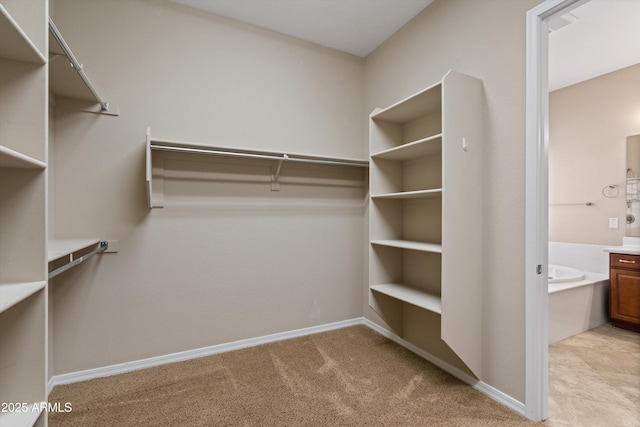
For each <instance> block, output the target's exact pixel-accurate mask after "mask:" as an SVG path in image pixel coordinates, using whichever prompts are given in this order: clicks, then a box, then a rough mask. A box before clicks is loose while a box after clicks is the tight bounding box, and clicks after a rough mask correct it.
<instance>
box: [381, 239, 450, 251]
mask: <svg viewBox="0 0 640 427" xmlns="http://www.w3.org/2000/svg"><path fill="white" fill-rule="evenodd" d="M371 244H372V245H380V246H390V247H393V248H400V249H410V250H413V251H421V252H435V253H442V245H439V244H435V243H423V242H414V241H411V240H372V241H371Z"/></svg>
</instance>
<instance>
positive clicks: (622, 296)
mask: <svg viewBox="0 0 640 427" xmlns="http://www.w3.org/2000/svg"><path fill="white" fill-rule="evenodd" d="M609 279H610V282H611V293H610V296H609V306H610V310H611V313H610V316H611V323H612V324H613V326H616V327H618V328H623V329H629V330H631V331H636V332H640V255H627V254H616V253H612V254H610V258H609Z"/></svg>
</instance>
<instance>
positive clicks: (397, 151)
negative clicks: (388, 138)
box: [371, 134, 442, 160]
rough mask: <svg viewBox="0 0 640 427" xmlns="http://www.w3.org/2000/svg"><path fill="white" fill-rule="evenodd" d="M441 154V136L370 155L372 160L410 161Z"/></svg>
mask: <svg viewBox="0 0 640 427" xmlns="http://www.w3.org/2000/svg"><path fill="white" fill-rule="evenodd" d="M441 153H442V134H438V135H434V136H430V137H428V138H423V139H419V140H417V141H413V142H410V143H407V144H403V145H400V146H398V147H393V148H389V149H387V150H383V151H379V152H377V153H374V154H372V155H371V157H372V158H374V159H385V160H411V159H415V158H417V157H424V156H433V155H437V154H441Z"/></svg>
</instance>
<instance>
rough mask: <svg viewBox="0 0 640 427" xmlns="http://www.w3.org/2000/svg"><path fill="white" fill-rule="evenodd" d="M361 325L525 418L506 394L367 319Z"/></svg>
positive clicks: (516, 403)
mask: <svg viewBox="0 0 640 427" xmlns="http://www.w3.org/2000/svg"><path fill="white" fill-rule="evenodd" d="M362 323H363V324H364V325H366V326H368V327H369V328H371V329H373V330H374V331H376V332H378V333H379V334H380V335H383V336H385V337H387V338H389V339H390V340H391V341H393V342H395V343H397V344H399V345H401V346H402V347H404V348H406V349H407V350H409V351H411V352H413V353H415V354H417V355H418V356H420V357H422V358H423V359H425V360H427V361H428V362H430V363H433V364H434V365H436V366H437V367H438V368H440V369H442V370H443V371H445V372H447V373H449V374H451V375H453V376H454V377H456V378H458V379H459V380H460V381H463V382H465V383H467V384H469V385H470V386H472V387H473V388H474V389H476V390H478V391H479V392H480V393H482V394H484V395H486V396H488V397H489V398H491V399H493V400H495V401H496V402H498V403H501V404H503V405H504V406H506V407H507V408H509V409H511V410H513V411H515V412H517V413H519V414H520V415H523V416H525V405H524V404H523V403H522V402H520V401H518V400H517V399H514V398H513V397H511V396H509V395H508V394H506V393H503V392H501V391H500V390H498V389H497V388H494V387H492V386H490V385H489V384H487V383H485V382H482V381H480V380H478V379H476V378H474V377H472V376H471V375H469V374H467V373H466V372H463V371H461V370H460V369H458V368H456V367H455V366H453V365H451V364H449V363H447V362H445V361H444V360H442V359H439V358H437V357H435V356H434V355H432V354H431V353H428V352H426V351H425V350H423V349H421V348H420V347H417V346H415V345H413V344H411V343H410V342H409V341H406V340H404V339H402V338H400V337H399V336H398V335H396V334H394V333H393V332H391V331H389V330H387V329H385V328H383V327H382V326H380V325H378V324H376V323H373V322H372V321H370V320H369V319H365V318H363V319H362Z"/></svg>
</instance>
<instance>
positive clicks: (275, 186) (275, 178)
mask: <svg viewBox="0 0 640 427" xmlns="http://www.w3.org/2000/svg"><path fill="white" fill-rule="evenodd" d="M285 160H289V156H287V155H286V154H283V155H282V159H281V160H280V161H279V162H278V166H277V167H276V170H275V171H273V169H272V172H271V191H280V170H281V169H282V162H284V161H285Z"/></svg>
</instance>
